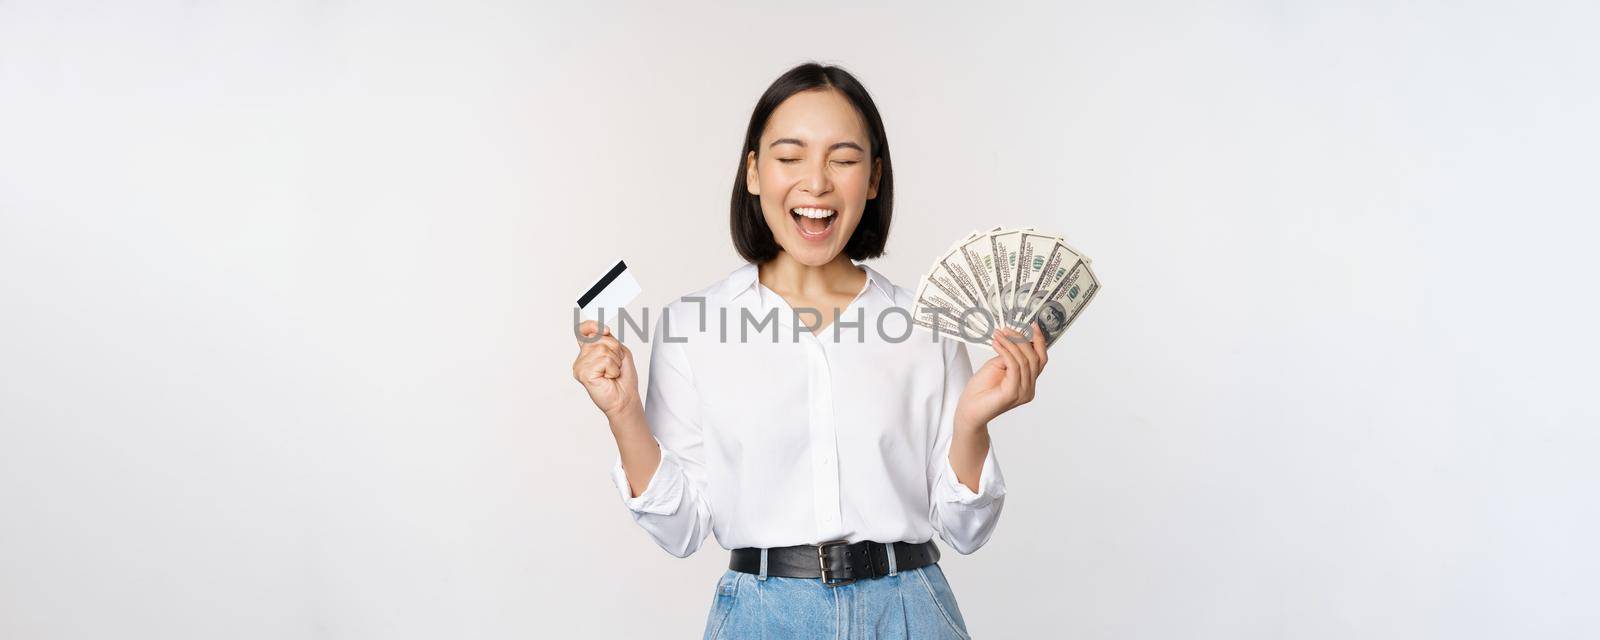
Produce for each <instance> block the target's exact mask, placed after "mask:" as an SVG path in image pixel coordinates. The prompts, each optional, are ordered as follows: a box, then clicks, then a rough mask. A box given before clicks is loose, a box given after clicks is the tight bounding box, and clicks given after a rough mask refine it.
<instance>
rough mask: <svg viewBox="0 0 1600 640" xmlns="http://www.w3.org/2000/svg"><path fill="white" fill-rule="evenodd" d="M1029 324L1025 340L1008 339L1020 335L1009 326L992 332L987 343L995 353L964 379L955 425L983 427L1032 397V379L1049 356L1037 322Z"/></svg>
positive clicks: (957, 426) (1037, 374)
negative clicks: (1030, 332)
mask: <svg viewBox="0 0 1600 640" xmlns="http://www.w3.org/2000/svg"><path fill="white" fill-rule="evenodd" d="M1032 326H1033V339H1031V340H1028V341H1018V342H1012V340H1014V339H1017V338H1020V337H1021V336H1022V334H1021V333H1018V332H1016V331H1012V330H1010V329H998V330H996V331H995V334H994V339H993V340H992V341H991V342H990V345H991V346H992V347H993V348H994V350H995V353H996V354H997V355H996V356H995V357H993V358H990V359H989V361H988V362H985V363H983V366H982V367H980V368H979V369H978V370H977V371H975V372H973V374H972V378H971V379H970V380H967V388H966V389H965V390H963V391H962V392H961V400H960V401H959V402H958V403H957V404H956V415H955V427H956V428H958V429H959V428H976V427H980V426H986V425H988V424H989V421H990V420H993V419H995V418H996V417H998V416H999V415H1000V414H1002V413H1005V412H1007V411H1010V410H1011V409H1013V408H1016V407H1019V406H1021V405H1024V404H1027V403H1028V402H1029V401H1031V400H1033V387H1034V382H1035V381H1037V380H1038V379H1039V373H1040V372H1041V371H1043V370H1044V365H1045V363H1046V362H1049V361H1050V357H1049V355H1047V354H1046V352H1045V344H1044V334H1043V332H1041V331H1039V323H1038V322H1037V321H1035V322H1034V323H1033V325H1032Z"/></svg>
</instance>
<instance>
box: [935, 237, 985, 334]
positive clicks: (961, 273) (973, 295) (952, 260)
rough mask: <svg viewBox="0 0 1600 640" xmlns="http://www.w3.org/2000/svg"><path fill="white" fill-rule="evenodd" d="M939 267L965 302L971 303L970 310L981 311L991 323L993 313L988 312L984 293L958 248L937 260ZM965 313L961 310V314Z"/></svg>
mask: <svg viewBox="0 0 1600 640" xmlns="http://www.w3.org/2000/svg"><path fill="white" fill-rule="evenodd" d="M939 266H941V267H944V272H945V273H947V274H949V277H950V279H951V280H953V281H954V282H955V284H956V287H957V288H958V289H960V291H961V292H962V293H963V294H965V295H966V299H967V300H969V301H971V303H972V304H971V308H972V309H975V310H981V311H982V313H983V314H984V315H987V316H989V319H990V322H993V320H994V312H993V311H990V310H989V305H988V304H985V302H984V300H985V299H986V296H985V295H984V291H983V289H982V288H981V287H979V286H978V282H977V276H975V275H973V273H972V270H971V267H969V266H968V265H967V259H966V257H965V256H964V255H962V254H961V249H960V247H957V248H956V250H955V251H953V252H951V253H949V254H947V255H946V256H945V257H944V258H943V259H941V260H939ZM965 311H966V310H965V309H963V312H965Z"/></svg>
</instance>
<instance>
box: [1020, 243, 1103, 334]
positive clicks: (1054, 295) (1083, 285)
mask: <svg viewBox="0 0 1600 640" xmlns="http://www.w3.org/2000/svg"><path fill="white" fill-rule="evenodd" d="M1099 291H1100V280H1099V279H1098V278H1096V277H1095V275H1094V271H1092V270H1091V269H1090V268H1089V263H1088V262H1087V261H1083V260H1080V261H1078V263H1077V264H1076V265H1075V266H1074V267H1073V268H1072V270H1071V271H1070V272H1068V273H1067V276H1066V277H1065V278H1062V279H1061V281H1060V282H1058V283H1056V285H1055V287H1053V288H1052V289H1051V290H1050V291H1049V292H1048V293H1043V294H1040V295H1038V296H1035V298H1034V304H1031V305H1029V306H1030V307H1032V308H1033V311H1032V312H1030V313H1029V315H1028V316H1027V317H1026V318H1025V319H1024V321H1023V323H1024V324H1027V323H1029V322H1033V321H1034V320H1038V321H1039V331H1041V332H1043V333H1044V342H1045V348H1049V347H1050V345H1053V344H1055V342H1056V340H1057V339H1059V338H1061V335H1062V334H1063V333H1065V332H1066V331H1067V327H1069V326H1072V321H1073V320H1076V319H1078V316H1079V315H1081V314H1082V313H1083V308H1084V307H1085V306H1088V304H1089V300H1091V299H1093V298H1094V294H1096V293H1098V292H1099Z"/></svg>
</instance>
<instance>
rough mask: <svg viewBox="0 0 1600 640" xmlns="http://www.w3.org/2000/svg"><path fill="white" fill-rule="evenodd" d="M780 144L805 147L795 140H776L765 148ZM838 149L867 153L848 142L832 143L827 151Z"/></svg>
mask: <svg viewBox="0 0 1600 640" xmlns="http://www.w3.org/2000/svg"><path fill="white" fill-rule="evenodd" d="M780 144H794V145H800V146H802V147H804V146H806V143H804V142H801V141H800V140H798V139H796V138H778V139H777V140H773V141H772V144H769V145H767V148H768V149H771V148H772V147H776V146H778V145H780ZM840 147H844V148H847V149H855V150H856V151H860V152H862V153H866V152H867V150H866V149H862V148H861V145H859V144H856V143H854V142H848V141H846V142H835V143H833V144H831V145H828V150H829V151H833V150H834V149H838V148H840Z"/></svg>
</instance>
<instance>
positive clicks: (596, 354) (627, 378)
mask: <svg viewBox="0 0 1600 640" xmlns="http://www.w3.org/2000/svg"><path fill="white" fill-rule="evenodd" d="M599 330H600V325H599V323H597V322H595V321H593V320H584V321H583V324H580V325H578V335H580V336H583V338H581V339H579V340H578V358H577V359H576V360H573V362H572V377H573V378H574V379H576V380H577V381H578V382H581V383H583V388H584V390H586V391H588V392H589V399H590V400H593V401H594V406H596V407H599V408H600V411H601V412H603V413H605V414H606V418H608V419H610V420H611V421H612V422H613V423H616V422H617V421H618V420H619V419H620V418H623V417H625V416H629V415H635V414H638V415H642V414H643V413H644V411H643V409H644V405H643V403H641V402H639V376H638V373H637V372H636V371H634V368H633V352H632V351H629V350H628V348H627V347H625V346H623V345H622V341H620V340H617V339H616V337H615V336H612V335H611V329H610V328H609V327H607V328H605V329H604V330H603V331H602V332H601V334H600V336H599V339H598V340H595V339H594V337H595V332H596V331H599ZM584 340H591V341H590V342H585V341H584Z"/></svg>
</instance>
